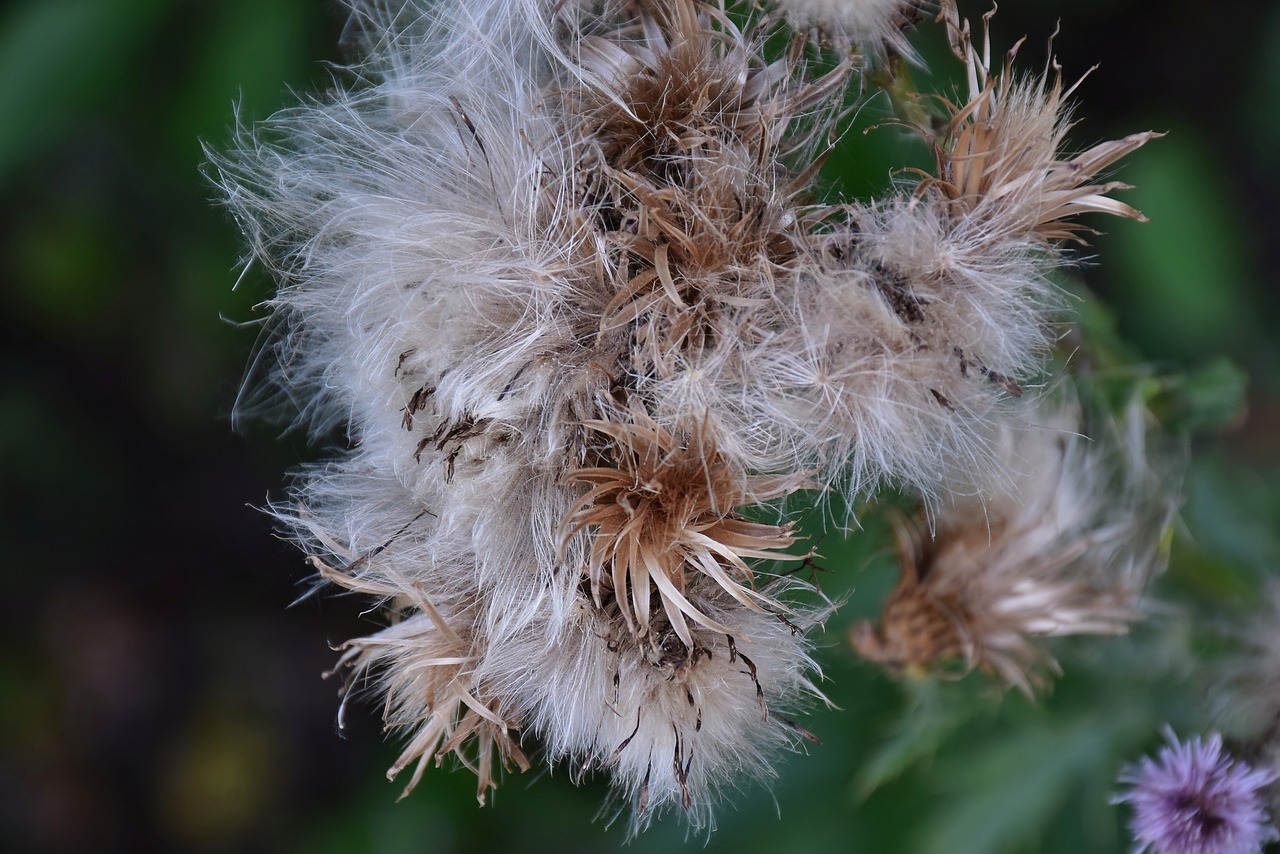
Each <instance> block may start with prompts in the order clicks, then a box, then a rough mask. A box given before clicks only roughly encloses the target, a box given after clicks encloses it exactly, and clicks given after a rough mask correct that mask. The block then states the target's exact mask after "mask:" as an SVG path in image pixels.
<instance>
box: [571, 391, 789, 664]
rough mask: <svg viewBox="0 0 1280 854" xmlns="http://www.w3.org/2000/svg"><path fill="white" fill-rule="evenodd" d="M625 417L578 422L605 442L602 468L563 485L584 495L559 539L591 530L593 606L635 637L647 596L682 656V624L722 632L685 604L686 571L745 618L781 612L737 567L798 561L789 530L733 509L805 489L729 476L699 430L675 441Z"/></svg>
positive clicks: (645, 419) (646, 621)
mask: <svg viewBox="0 0 1280 854" xmlns="http://www.w3.org/2000/svg"><path fill="white" fill-rule="evenodd" d="M630 419H631V420H630V421H629V422H628V423H616V422H612V421H589V422H587V423H586V424H585V425H584V426H585V427H586V428H587V429H589V430H591V431H594V432H596V433H598V434H601V435H603V436H606V437H608V438H609V439H610V440H612V441H611V442H610V444H609V450H608V452H607V459H606V460H605V463H606V464H603V465H599V466H595V467H590V468H579V469H575V470H573V471H572V472H570V473H569V476H568V482H569V483H572V484H585V485H587V486H589V487H590V489H589V490H588V491H587V493H586V494H585V495H583V496H582V498H581V499H580V500H579V501H578V503H577V505H575V507H574V508H573V510H572V511H571V512H570V513H569V515H568V516H567V518H566V520H565V522H564V524H563V528H564V534H563V536H564V538H565V539H566V541H567V539H568V538H569V537H572V536H573V535H575V534H577V533H578V532H579V531H582V530H584V529H587V528H590V529H592V543H591V550H590V555H589V558H588V562H587V577H588V579H589V581H590V586H591V594H592V597H593V599H594V600H595V602H596V604H597V606H599V605H600V604H601V602H602V601H603V599H604V597H605V596H606V595H609V596H612V597H613V598H615V599H616V601H617V604H618V607H619V610H620V611H621V613H622V616H623V619H624V620H625V622H626V624H627V627H628V628H629V629H630V630H631V631H632V632H633V633H635V634H636V635H637V636H639V637H643V636H645V635H646V634H648V632H649V630H650V625H651V617H650V612H651V605H650V602H651V598H652V596H653V594H654V592H655V591H656V593H657V595H658V597H659V598H660V600H661V603H662V608H663V611H664V613H665V617H666V619H667V620H668V621H670V624H671V628H672V630H673V631H674V632H675V633H676V635H677V636H678V637H679V638H680V640H681V641H682V642H683V643H684V645H685V646H686V647H687V648H689V649H693V648H694V644H693V640H692V635H691V633H690V630H689V626H688V624H687V622H686V617H687V618H689V619H692V620H693V621H694V622H696V623H700V624H701V625H703V626H706V627H707V628H709V629H711V630H713V631H718V632H723V633H727V629H725V628H724V626H722V625H720V624H719V623H717V622H716V621H714V620H712V619H711V618H710V617H708V616H707V615H706V614H704V613H703V612H702V611H701V610H699V608H698V606H697V604H696V603H695V602H693V601H690V599H689V598H687V597H686V595H685V593H686V588H687V587H688V585H689V581H690V578H691V576H692V575H693V574H695V573H700V574H703V575H706V576H708V577H710V578H711V579H713V580H714V581H715V582H716V583H717V584H718V585H719V586H720V587H722V588H723V589H724V590H725V591H726V592H727V593H728V594H729V595H730V596H732V597H733V598H734V599H735V600H736V601H737V602H739V603H740V604H742V605H743V606H744V607H746V608H750V609H751V610H753V611H765V610H773V611H785V610H786V609H785V607H784V606H782V605H781V604H779V603H778V602H776V601H774V600H772V599H770V598H769V597H767V596H764V595H762V594H761V593H759V592H757V591H756V590H755V576H754V574H753V573H752V570H751V568H750V567H749V566H748V565H747V563H746V560H747V559H748V558H761V559H769V560H803V558H804V556H803V555H788V554H786V553H785V551H784V550H785V549H786V548H788V547H789V546H791V545H792V544H793V543H794V542H795V541H796V538H795V536H794V535H793V534H792V533H791V531H792V526H791V524H785V525H767V524H762V523H759V522H753V521H751V520H749V519H746V518H744V517H742V516H740V515H738V514H736V513H734V512H733V509H734V508H735V507H738V506H741V505H744V504H757V503H759V502H762V501H768V500H771V499H774V498H779V497H781V496H784V495H789V494H791V493H792V492H795V491H796V490H798V489H803V488H806V487H809V486H811V484H810V483H809V482H808V481H807V479H806V478H805V477H804V476H803V475H792V476H786V477H769V476H752V475H745V474H742V473H740V472H737V471H735V470H734V469H733V468H732V467H731V466H730V464H729V463H728V461H727V460H726V459H725V458H724V457H723V456H721V455H720V454H719V453H718V452H717V450H716V446H715V441H714V439H713V436H712V431H711V429H710V427H709V425H708V424H707V423H706V422H703V423H702V424H700V425H698V426H697V427H696V428H694V429H692V430H690V431H688V432H687V433H685V434H684V435H679V436H678V435H676V434H673V433H672V432H670V431H668V430H666V429H664V428H663V427H662V426H660V425H659V424H658V423H657V422H656V421H654V420H653V419H652V418H650V417H649V416H648V415H645V414H644V413H642V412H631V413H630ZM606 568H607V572H606Z"/></svg>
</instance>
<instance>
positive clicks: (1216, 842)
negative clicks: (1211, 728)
mask: <svg viewBox="0 0 1280 854" xmlns="http://www.w3.org/2000/svg"><path fill="white" fill-rule="evenodd" d="M1165 737H1166V738H1167V739H1168V742H1169V743H1168V745H1167V746H1166V747H1164V748H1162V749H1161V750H1160V752H1159V754H1157V756H1156V758H1155V759H1152V758H1150V757H1144V758H1143V759H1142V760H1141V761H1140V762H1138V764H1137V765H1134V766H1130V767H1128V768H1126V769H1125V771H1124V772H1123V773H1122V774H1121V775H1120V782H1121V783H1127V784H1129V786H1130V788H1129V789H1128V790H1126V791H1125V792H1123V793H1121V794H1120V795H1117V796H1116V798H1115V803H1127V804H1129V805H1130V806H1132V807H1133V819H1132V820H1131V823H1130V828H1131V830H1132V832H1133V837H1134V841H1135V842H1136V843H1137V844H1138V849H1137V850H1138V851H1139V852H1144V851H1152V852H1154V854H1261V852H1262V849H1263V847H1264V846H1265V845H1266V844H1267V843H1268V842H1271V841H1274V840H1276V839H1280V832H1277V831H1276V828H1275V827H1274V825H1272V823H1271V819H1270V818H1269V816H1268V815H1267V812H1266V809H1265V807H1264V801H1263V797H1262V792H1263V790H1264V789H1265V788H1266V787H1267V786H1269V785H1270V784H1271V783H1273V782H1275V780H1276V776H1277V775H1276V774H1275V772H1271V771H1258V770H1254V769H1253V768H1251V767H1250V766H1249V765H1248V764H1246V763H1245V762H1243V761H1241V760H1239V759H1235V758H1233V757H1232V756H1231V754H1229V753H1227V752H1226V751H1225V750H1223V748H1222V736H1220V735H1218V734H1217V733H1214V734H1213V735H1211V736H1210V737H1209V740H1208V742H1204V741H1201V739H1200V737H1199V736H1196V737H1194V738H1192V739H1191V740H1189V741H1187V742H1179V741H1178V738H1177V736H1175V735H1174V733H1173V730H1172V729H1166V731H1165Z"/></svg>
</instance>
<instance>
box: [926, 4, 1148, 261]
mask: <svg viewBox="0 0 1280 854" xmlns="http://www.w3.org/2000/svg"><path fill="white" fill-rule="evenodd" d="M945 14H946V16H947V18H948V34H949V36H950V38H951V47H952V50H953V52H954V53H955V55H956V56H957V58H959V59H960V61H961V62H963V63H964V65H965V69H966V72H967V77H968V88H969V92H968V100H967V101H966V102H965V103H964V104H961V105H954V104H950V103H947V104H946V107H947V112H948V113H949V121H948V124H947V127H946V130H945V132H944V133H943V135H942V137H941V139H938V140H936V141H935V143H934V149H935V156H936V158H937V175H936V177H933V178H929V179H927V180H926V181H924V182H923V183H922V184H921V190H922V191H927V190H936V191H938V192H940V193H941V194H942V196H943V197H944V199H945V200H946V204H947V205H948V207H949V211H950V214H951V217H952V219H953V220H954V221H955V222H956V223H958V224H963V227H965V228H967V229H973V230H975V231H981V232H983V234H984V237H983V239H984V240H988V241H991V240H1003V241H1009V242H1011V243H1016V242H1018V241H1022V240H1029V241H1033V242H1037V243H1042V244H1052V243H1055V242H1060V241H1065V240H1079V239H1080V238H1079V233H1080V232H1081V231H1082V230H1086V229H1085V227H1084V226H1083V225H1082V224H1080V223H1078V222H1074V221H1071V220H1070V218H1071V217H1074V216H1078V215H1079V214H1082V213H1090V212H1093V213H1105V214H1111V215H1114V216H1121V217H1129V218H1132V219H1137V220H1140V221H1145V217H1143V215H1142V213H1141V212H1139V211H1137V210H1135V209H1134V208H1132V207H1130V206H1129V205H1126V204H1124V203H1123V202H1119V201H1117V200H1115V199H1112V198H1110V197H1109V196H1108V195H1107V194H1108V193H1110V192H1112V191H1114V190H1122V189H1128V187H1129V185H1127V184H1124V183H1121V182H1119V181H1108V182H1104V183H1093V181H1094V179H1095V178H1096V177H1097V176H1098V174H1099V173H1101V172H1102V171H1103V170H1105V169H1107V168H1109V167H1111V166H1112V165H1114V164H1115V163H1116V161H1118V160H1120V158H1122V157H1125V156H1126V155H1128V154H1131V153H1133V152H1134V151H1136V150H1137V149H1138V148H1140V147H1142V146H1143V145H1145V144H1146V143H1147V142H1149V141H1150V140H1152V139H1154V138H1156V137H1159V136H1162V134H1158V133H1154V132H1151V131H1148V132H1146V133H1135V134H1131V135H1130V136H1127V137H1125V138H1124V139H1121V140H1115V141H1108V142H1102V143H1098V144H1097V145H1095V146H1093V147H1092V148H1089V149H1086V150H1085V151H1083V152H1081V153H1080V154H1077V155H1075V156H1073V157H1070V158H1069V159H1062V158H1063V156H1064V155H1063V154H1062V149H1063V144H1064V142H1065V139H1066V134H1067V131H1068V129H1070V127H1071V120H1070V113H1069V111H1068V109H1067V101H1068V99H1069V98H1070V97H1071V93H1072V92H1074V91H1075V89H1076V87H1077V86H1079V85H1080V82H1081V81H1080V80H1078V81H1076V83H1074V84H1072V85H1071V86H1069V87H1067V88H1066V89H1065V90H1064V89H1063V82H1062V69H1061V68H1060V67H1059V66H1058V65H1057V63H1056V62H1055V61H1054V60H1053V59H1052V58H1051V59H1050V65H1051V69H1046V71H1045V72H1044V73H1043V74H1042V75H1040V76H1038V77H1032V78H1024V79H1019V78H1018V77H1017V76H1016V74H1015V72H1014V70H1013V60H1014V57H1015V56H1016V55H1017V53H1018V48H1019V46H1020V45H1021V42H1019V43H1018V44H1016V45H1014V47H1013V48H1012V49H1011V50H1010V51H1009V52H1008V53H1007V54H1005V60H1004V66H1003V68H1002V69H1001V70H1000V71H999V72H998V73H995V72H993V71H992V66H991V36H990V32H989V29H988V25H989V22H990V20H991V17H992V15H993V14H994V10H992V11H991V12H988V13H987V14H986V15H985V16H984V17H983V30H984V33H983V45H982V49H981V51H980V52H979V50H978V49H977V48H975V47H974V45H973V41H972V38H971V35H970V30H969V25H968V22H965V23H963V24H961V23H960V22H959V20H958V18H957V17H956V13H955V7H954V5H950V6H948V7H947V10H946V13H945ZM1081 80H1083V78H1081Z"/></svg>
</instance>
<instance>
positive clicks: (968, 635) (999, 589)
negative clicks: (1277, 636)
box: [850, 410, 1176, 697]
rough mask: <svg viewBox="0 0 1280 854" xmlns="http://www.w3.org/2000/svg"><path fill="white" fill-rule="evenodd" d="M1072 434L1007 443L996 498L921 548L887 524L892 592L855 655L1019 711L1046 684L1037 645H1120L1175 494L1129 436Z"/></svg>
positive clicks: (944, 517) (1032, 433)
mask: <svg viewBox="0 0 1280 854" xmlns="http://www.w3.org/2000/svg"><path fill="white" fill-rule="evenodd" d="M1139 418H1140V415H1139V413H1138V412H1137V411H1136V410H1135V411H1133V412H1131V413H1130V414H1129V419H1130V421H1131V422H1132V421H1137V420H1138V419H1139ZM1076 423H1078V421H1077V417H1076V416H1074V415H1072V414H1070V413H1069V412H1066V413H1062V414H1060V415H1059V416H1058V417H1056V418H1050V419H1048V425H1046V426H1042V427H1030V428H1026V429H1025V430H1024V431H1023V432H1020V433H1010V434H1008V435H1007V436H1006V437H1005V442H1006V444H1005V452H1006V457H1005V466H1006V469H1005V470H1006V471H1009V472H1011V473H1013V479H1012V480H1011V482H1010V483H1009V484H1008V487H1007V488H1006V489H1005V490H1004V491H1003V492H1002V493H999V494H994V495H986V496H982V497H980V498H977V497H975V498H957V499H954V500H953V501H951V502H950V503H949V504H948V505H946V506H944V508H943V509H942V510H941V511H940V512H939V514H938V517H937V519H936V522H935V524H936V526H937V527H936V532H935V533H934V534H933V536H932V537H931V538H930V537H929V536H927V535H926V534H925V533H924V529H923V527H922V525H920V524H918V523H915V522H912V521H910V520H907V519H897V520H896V522H895V530H896V532H897V535H898V541H899V545H898V548H899V561H900V564H901V574H900V578H899V581H898V584H897V586H896V587H895V588H894V590H893V591H892V593H891V594H890V596H889V598H888V599H887V600H886V602H885V604H884V608H883V611H882V613H881V616H880V620H879V624H878V625H876V626H873V625H872V624H871V623H870V622H869V621H862V622H860V623H858V624H857V625H855V626H854V627H853V629H852V632H851V635H850V641H851V643H852V644H853V647H854V649H855V650H857V651H858V652H859V653H860V654H861V655H863V656H864V657H866V658H868V659H870V660H872V661H876V662H879V663H881V664H883V665H885V666H887V667H889V668H890V669H893V670H897V671H903V670H906V671H909V672H917V673H918V672H924V671H928V670H937V669H939V668H945V667H946V666H947V665H948V664H949V663H957V664H959V665H960V668H961V672H964V673H967V672H968V671H970V670H973V669H975V668H978V669H981V670H984V671H986V672H988V673H990V674H991V675H993V676H995V677H996V678H997V679H999V680H1000V681H1002V682H1004V683H1005V684H1007V685H1011V686H1014V687H1016V688H1018V689H1019V690H1020V691H1022V692H1023V693H1025V694H1026V695H1027V696H1028V697H1030V696H1032V695H1033V693H1034V690H1035V689H1036V688H1038V687H1042V686H1043V685H1044V684H1045V683H1046V682H1047V681H1048V678H1049V676H1050V675H1051V674H1053V673H1056V672H1057V671H1058V664H1057V662H1056V661H1055V659H1054V658H1053V656H1052V655H1051V654H1050V652H1049V651H1048V649H1047V648H1045V646H1044V645H1043V639H1044V638H1049V637H1056V636H1063V635H1080V634H1096V635H1113V634H1123V633H1124V632H1126V631H1127V629H1128V625H1129V623H1130V622H1132V621H1133V620H1135V619H1137V618H1138V617H1139V616H1140V611H1139V600H1140V597H1141V595H1142V593H1143V591H1144V590H1145V588H1146V585H1147V582H1148V580H1149V578H1150V577H1151V575H1152V574H1153V573H1154V572H1155V571H1157V569H1158V568H1159V567H1160V565H1161V562H1162V558H1163V556H1164V555H1163V552H1162V550H1161V549H1160V548H1159V545H1158V544H1159V542H1160V540H1161V537H1162V534H1163V531H1164V529H1165V528H1166V526H1167V525H1168V522H1169V520H1170V518H1171V515H1172V512H1173V510H1174V508H1175V507H1176V491H1175V490H1173V489H1171V488H1170V484H1169V483H1168V478H1167V476H1161V475H1158V474H1157V473H1156V472H1154V471H1152V470H1151V469H1149V468H1148V466H1147V462H1146V461H1147V456H1146V454H1145V453H1144V450H1143V447H1142V430H1141V427H1140V426H1138V425H1135V424H1131V425H1129V429H1128V431H1127V432H1128V436H1127V440H1128V441H1129V442H1130V443H1132V444H1131V445H1130V446H1129V447H1126V448H1123V449H1119V448H1115V447H1112V446H1110V445H1109V442H1108V441H1107V438H1108V437H1100V441H1098V442H1097V443H1095V444H1090V442H1089V440H1087V439H1085V438H1084V437H1082V436H1080V435H1079V434H1076V433H1071V432H1066V431H1067V430H1070V429H1071V427H1072V426H1073V425H1074V424H1076ZM1135 445H1136V446H1135ZM1160 465H1164V463H1160ZM1116 466H1119V467H1120V470H1119V471H1114V470H1113V469H1114V467H1116Z"/></svg>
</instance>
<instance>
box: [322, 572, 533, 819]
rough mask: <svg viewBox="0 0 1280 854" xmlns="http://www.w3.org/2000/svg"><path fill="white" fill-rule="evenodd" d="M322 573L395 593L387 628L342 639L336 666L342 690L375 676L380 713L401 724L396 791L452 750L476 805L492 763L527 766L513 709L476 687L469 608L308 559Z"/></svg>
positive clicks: (476, 655) (364, 589) (477, 651)
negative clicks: (405, 776)
mask: <svg viewBox="0 0 1280 854" xmlns="http://www.w3.org/2000/svg"><path fill="white" fill-rule="evenodd" d="M313 563H314V564H316V565H317V566H319V568H320V574H321V576H322V577H324V578H325V579H327V580H329V581H333V582H334V583H336V584H338V585H340V586H342V587H346V588H348V589H351V590H355V591H358V592H361V593H367V594H372V595H381V596H395V595H399V596H400V600H395V601H397V605H398V607H395V608H393V614H394V616H393V622H392V623H391V625H390V626H388V627H387V628H385V629H383V630H382V631H380V632H377V633H376V634H373V635H370V636H368V637H363V638H357V639H354V640H350V641H347V642H346V643H344V644H343V645H342V646H341V647H340V649H341V650H342V652H343V654H342V657H341V659H340V660H339V662H338V668H337V670H339V671H341V670H343V669H344V668H350V671H351V672H350V673H349V674H348V675H347V677H346V678H347V680H348V681H347V688H346V690H350V689H351V688H352V687H354V686H355V685H356V684H359V683H360V682H362V681H364V680H366V679H370V678H372V679H374V680H376V683H377V685H378V691H377V693H380V694H385V696H386V706H385V711H384V713H383V717H384V720H385V721H386V724H387V727H388V729H397V730H408V731H409V732H410V737H409V741H408V743H407V744H406V746H405V749H404V752H403V753H401V754H400V757H399V758H398V759H397V760H396V762H395V764H394V765H392V766H391V768H390V769H389V770H388V771H387V777H388V779H393V780H394V779H395V778H396V777H397V776H398V775H399V774H400V772H401V771H403V770H404V769H405V768H406V767H408V766H409V765H410V764H411V763H416V764H415V765H414V769H413V774H412V775H411V776H410V778H409V782H408V784H407V785H406V786H405V788H404V793H403V794H402V795H401V797H405V796H407V795H408V794H409V793H410V792H412V791H413V789H414V787H415V786H417V785H418V782H419V781H420V780H421V779H422V774H423V772H424V771H425V770H426V768H427V764H428V763H429V762H430V761H431V760H432V759H434V760H435V763H436V765H437V766H438V765H439V764H440V763H441V761H442V760H443V759H444V757H445V756H446V755H448V754H450V753H452V754H454V755H455V756H456V757H457V758H458V760H459V761H461V763H462V764H463V765H464V766H466V767H467V768H469V769H470V770H471V771H472V772H474V773H475V775H476V778H477V780H478V789H477V791H476V798H477V799H478V800H479V801H480V803H481V804H482V805H483V804H484V802H485V797H486V795H487V793H488V790H489V789H491V788H494V787H496V786H497V783H496V782H495V781H494V779H493V772H494V768H495V765H498V764H500V765H502V766H504V767H507V768H519V770H521V771H527V770H528V768H529V762H528V760H527V759H526V758H525V756H524V753H523V752H522V751H521V750H520V747H519V745H518V744H517V743H516V740H515V737H514V735H515V734H514V732H513V730H514V729H515V728H516V727H517V725H516V724H514V723H509V721H518V720H519V715H516V714H512V713H511V712H510V711H509V710H504V709H502V708H501V705H502V704H501V701H500V700H499V699H497V698H490V697H487V696H486V695H485V693H484V692H483V691H481V690H479V688H478V687H477V686H476V684H475V679H474V668H475V665H476V663H477V662H478V661H479V660H480V659H481V657H482V656H483V649H481V648H477V646H476V643H475V639H474V637H473V633H472V630H471V629H472V627H471V624H470V623H471V621H473V620H474V619H475V616H476V615H475V613H474V611H475V609H474V607H471V608H465V607H464V608H460V609H457V610H452V611H450V610H445V609H443V608H441V607H438V606H437V605H436V604H434V603H432V602H431V601H430V600H429V599H428V598H426V597H425V596H422V597H420V598H419V599H418V601H416V602H415V601H410V600H404V599H403V594H398V593H397V590H396V589H395V588H391V587H382V586H380V585H377V584H374V583H371V582H368V581H365V580H362V579H359V578H354V577H351V576H349V575H346V574H345V573H343V572H341V571H339V570H336V569H334V568H331V567H329V566H327V565H324V564H322V563H320V562H319V560H318V559H317V558H313Z"/></svg>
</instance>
